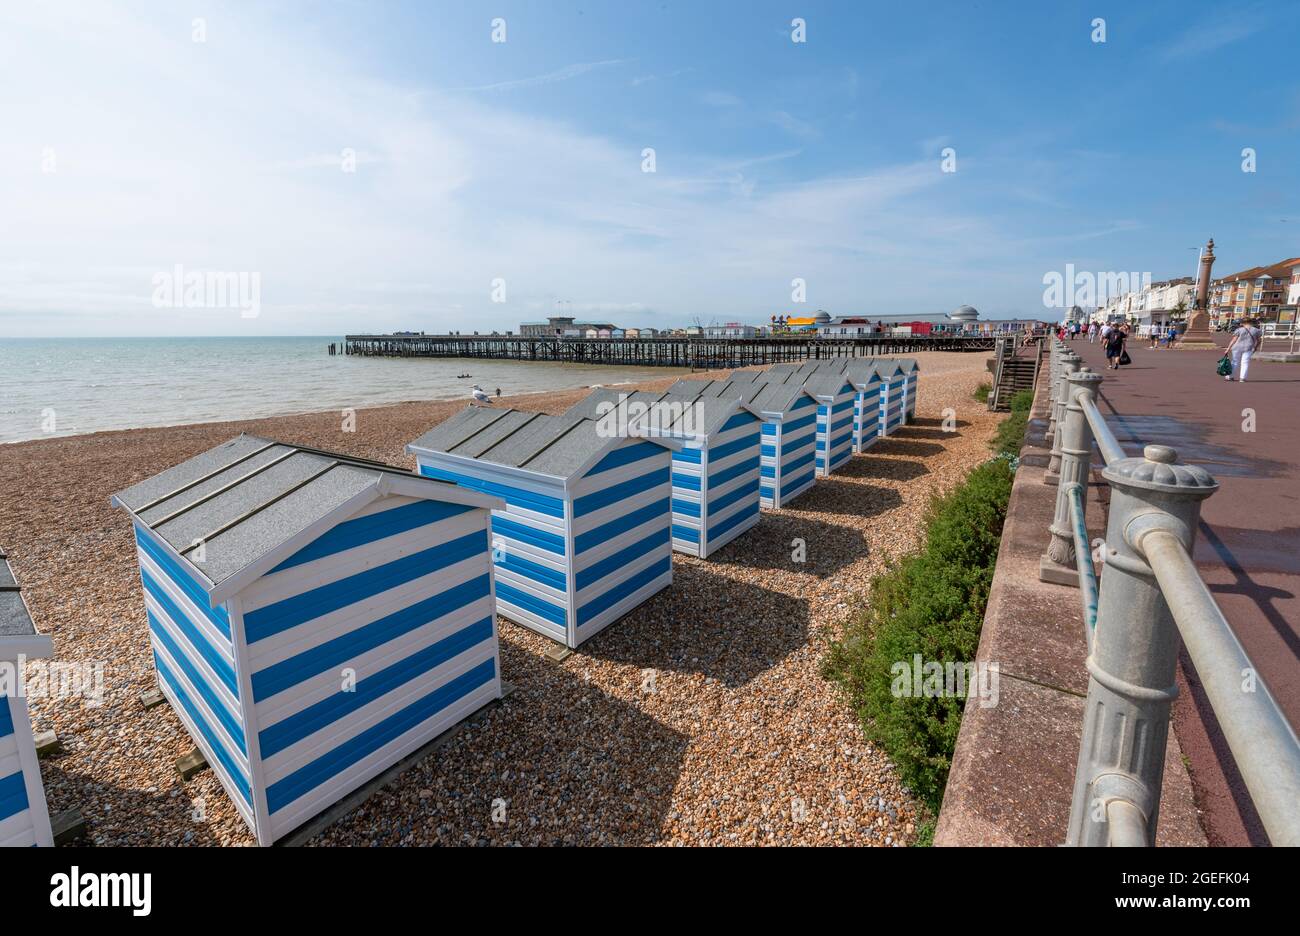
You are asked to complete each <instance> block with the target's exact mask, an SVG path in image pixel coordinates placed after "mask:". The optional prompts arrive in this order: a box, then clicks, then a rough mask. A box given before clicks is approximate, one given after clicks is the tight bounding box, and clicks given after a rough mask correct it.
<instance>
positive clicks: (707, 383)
mask: <svg viewBox="0 0 1300 936" xmlns="http://www.w3.org/2000/svg"><path fill="white" fill-rule="evenodd" d="M730 385H731V381H730V380H679V381H677V383H675V384H673V385H672V386H670V387H669V388H668V392H669V393H671V394H674V395H675V396H689V397H700V396H711V397H715V396H718V395H719V394H721V393H722V392H723V391H724V390H726V389H727V387H728V386H730Z"/></svg>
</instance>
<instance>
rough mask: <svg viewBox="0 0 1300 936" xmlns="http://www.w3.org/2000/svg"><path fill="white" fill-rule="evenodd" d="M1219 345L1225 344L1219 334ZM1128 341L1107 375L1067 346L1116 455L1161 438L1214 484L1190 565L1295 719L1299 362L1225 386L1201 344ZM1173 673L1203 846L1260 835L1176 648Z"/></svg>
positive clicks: (1266, 368) (1260, 365)
mask: <svg viewBox="0 0 1300 936" xmlns="http://www.w3.org/2000/svg"><path fill="white" fill-rule="evenodd" d="M1219 343H1220V345H1221V346H1222V345H1226V344H1227V338H1226V336H1219ZM1131 344H1132V346H1131V347H1130V349H1129V354H1130V356H1131V357H1132V359H1133V363H1132V364H1131V365H1129V366H1128V367H1124V368H1122V369H1121V370H1120V371H1119V372H1118V373H1116V372H1114V371H1108V370H1105V369H1104V368H1105V357H1104V355H1103V353H1102V351H1101V346H1100V344H1089V343H1088V342H1087V341H1086V340H1083V339H1077V340H1075V341H1073V342H1070V346H1071V348H1072V349H1073V350H1074V351H1075V353H1077V354H1079V355H1080V356H1081V357H1082V358H1083V359H1084V363H1085V364H1086V365H1087V366H1089V367H1091V368H1093V369H1094V370H1096V371H1098V372H1099V373H1101V374H1103V375H1104V376H1105V378H1106V380H1105V381H1104V382H1103V384H1102V392H1101V401H1100V406H1101V410H1102V412H1103V413H1104V414H1106V417H1107V420H1108V421H1109V423H1110V426H1111V429H1112V430H1113V431H1114V432H1115V435H1116V436H1117V437H1118V439H1119V440H1120V442H1121V444H1123V445H1124V448H1125V449H1126V450H1127V451H1129V452H1130V453H1131V454H1137V453H1139V452H1140V451H1141V448H1142V445H1143V444H1145V443H1153V442H1158V443H1162V444H1165V445H1172V446H1173V447H1174V448H1176V449H1177V450H1178V454H1179V456H1180V457H1181V459H1182V460H1183V461H1185V462H1195V463H1197V464H1200V465H1203V466H1204V467H1205V468H1206V469H1208V470H1209V471H1210V472H1211V473H1212V474H1213V475H1214V477H1215V478H1216V479H1217V480H1218V481H1219V484H1220V490H1219V491H1218V493H1216V494H1215V495H1214V496H1213V497H1211V498H1209V499H1208V500H1207V501H1205V503H1204V504H1203V506H1202V510H1201V520H1202V523H1201V527H1200V530H1199V531H1198V533H1197V542H1196V554H1195V559H1196V564H1197V566H1198V567H1199V568H1200V571H1201V575H1202V576H1203V577H1204V579H1205V581H1206V583H1207V584H1208V585H1209V586H1210V591H1211V593H1212V594H1213V595H1214V597H1215V599H1216V600H1217V601H1218V602H1219V606H1220V607H1221V608H1222V609H1223V613H1224V615H1225V616H1226V617H1227V618H1228V620H1229V622H1231V624H1232V627H1233V629H1234V630H1235V631H1236V634H1237V637H1238V639H1239V640H1240V641H1241V643H1242V645H1243V646H1244V647H1245V648H1246V652H1247V653H1248V654H1249V655H1250V658H1251V660H1252V661H1253V662H1254V663H1255V665H1256V667H1257V668H1258V670H1259V672H1260V675H1261V676H1262V677H1263V679H1264V681H1265V682H1266V683H1267V684H1268V686H1269V688H1270V689H1271V690H1272V692H1273V695H1274V697H1275V698H1276V699H1277V701H1278V704H1279V705H1281V706H1282V709H1283V710H1284V711H1285V712H1286V714H1287V716H1288V718H1289V719H1290V720H1291V724H1292V725H1293V726H1300V597H1298V596H1300V469H1298V468H1297V462H1300V364H1278V363H1269V362H1263V361H1257V362H1254V363H1253V364H1252V366H1251V369H1250V375H1249V380H1248V381H1247V382H1246V383H1244V384H1242V383H1237V382H1235V381H1234V382H1232V383H1229V382H1227V381H1225V380H1224V379H1223V378H1222V377H1219V376H1218V375H1216V374H1215V372H1214V365H1215V362H1216V361H1217V359H1218V355H1217V354H1215V353H1213V352H1209V351H1168V350H1156V351H1152V350H1149V349H1148V348H1147V347H1146V344H1145V342H1143V341H1140V340H1134V341H1133V342H1132V343H1131ZM1279 347H1280V345H1279ZM1252 412H1253V422H1254V426H1253V431H1247V430H1248V429H1250V419H1251V414H1252ZM1179 681H1180V685H1181V686H1182V694H1181V696H1180V698H1179V700H1178V702H1177V703H1175V710H1174V728H1175V730H1176V732H1177V734H1178V739H1179V742H1180V743H1181V745H1182V747H1183V751H1184V753H1185V754H1186V756H1187V757H1188V759H1189V760H1190V766H1191V772H1192V779H1193V782H1194V784H1195V786H1196V790H1197V800H1198V804H1199V805H1200V806H1201V808H1202V810H1203V811H1204V821H1205V827H1206V833H1207V835H1208V836H1209V839H1210V842H1211V844H1222V845H1244V844H1248V843H1255V844H1264V843H1267V841H1268V839H1267V837H1266V836H1265V835H1264V832H1263V829H1262V827H1261V826H1260V823H1259V817H1258V816H1257V815H1256V814H1255V811H1254V809H1253V808H1252V807H1251V805H1250V799H1249V796H1248V795H1247V794H1246V791H1245V787H1244V784H1243V783H1242V781H1241V777H1240V775H1239V774H1238V773H1237V770H1236V767H1235V765H1234V764H1233V761H1232V756H1231V754H1230V753H1229V752H1228V748H1227V744H1226V742H1225V741H1224V739H1223V736H1222V734H1221V732H1220V731H1219V728H1218V725H1217V723H1216V722H1215V720H1214V716H1213V713H1212V712H1211V711H1210V707H1209V704H1208V702H1207V700H1206V699H1205V697H1204V695H1203V693H1201V691H1200V686H1199V682H1198V680H1197V678H1196V674H1195V671H1194V670H1193V668H1192V666H1191V663H1190V661H1189V660H1188V659H1187V658H1186V655H1185V654H1184V657H1183V665H1182V673H1181V674H1180V680H1179Z"/></svg>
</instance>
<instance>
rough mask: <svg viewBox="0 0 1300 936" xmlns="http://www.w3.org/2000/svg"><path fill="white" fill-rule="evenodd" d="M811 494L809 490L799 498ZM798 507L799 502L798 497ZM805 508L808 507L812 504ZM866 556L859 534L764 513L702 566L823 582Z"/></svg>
mask: <svg viewBox="0 0 1300 936" xmlns="http://www.w3.org/2000/svg"><path fill="white" fill-rule="evenodd" d="M817 483H818V484H825V483H828V482H823V481H818V482H817ZM854 487H858V488H860V487H861V486H860V485H854ZM811 496H812V492H811V491H810V492H809V493H808V494H805V495H804V497H811ZM798 503H799V504H802V503H803V498H800V499H799V501H798ZM809 509H810V510H811V509H813V507H812V505H809ZM795 539H801V540H803V542H804V546H803V552H804V561H803V562H802V563H799V562H795V561H794V559H793V558H792V556H793V554H794V552H795V543H794V540H795ZM866 554H867V537H866V535H865V534H864V533H863V532H862V531H861V530H856V529H854V528H852V527H849V526H841V525H840V524H837V523H827V522H826V521H824V520H815V519H813V518H811V517H806V516H801V515H800V514H799V513H797V512H796V511H794V510H790V511H782V512H780V513H777V512H772V513H764V514H763V519H762V522H760V523H759V524H758V526H756V527H753V528H752V529H750V530H749V532H747V533H745V534H743V535H742V536H739V537H737V538H736V539H734V540H732V541H731V542H730V543H728V544H727V545H726V546H724V547H723V548H722V549H719V550H718V551H717V552H715V553H714V554H713V555H711V556H710V557H709V558H708V559H706V560H704V562H705V563H706V564H707V565H709V566H717V567H719V568H734V569H736V570H738V571H740V572H741V573H742V574H743V573H744V572H745V571H746V570H750V569H765V570H770V571H773V572H787V573H797V574H800V575H811V576H814V577H815V578H826V577H828V576H831V575H834V574H835V573H836V572H838V571H840V570H841V569H842V568H844V567H845V566H847V565H850V564H851V563H854V562H856V561H857V560H858V559H860V558H861V557H862V556H865V555H866ZM678 558H679V559H680V558H681V557H678ZM683 565H684V563H683V562H680V561H679V562H677V563H675V564H674V565H673V570H674V571H673V574H674V575H676V574H677V572H676V570H677V569H678V568H680V567H682V566H683ZM674 584H675V583H674Z"/></svg>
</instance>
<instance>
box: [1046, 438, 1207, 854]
mask: <svg viewBox="0 0 1300 936" xmlns="http://www.w3.org/2000/svg"><path fill="white" fill-rule="evenodd" d="M1143 456H1144V457H1142V458H1124V459H1121V460H1119V461H1116V462H1114V463H1113V464H1110V465H1107V466H1106V470H1105V471H1104V472H1102V476H1103V477H1104V478H1105V479H1106V480H1107V481H1108V482H1109V483H1110V485H1111V491H1112V494H1111V501H1110V518H1109V522H1108V523H1107V526H1106V546H1105V549H1106V565H1105V572H1104V573H1103V574H1102V578H1101V594H1100V596H1099V599H1098V608H1097V628H1096V632H1095V635H1094V638H1093V645H1092V652H1091V653H1090V654H1089V656H1088V673H1089V674H1090V678H1089V680H1088V701H1087V705H1086V707H1085V710H1084V718H1083V739H1082V742H1081V744H1080V747H1079V764H1078V770H1077V773H1076V774H1075V782H1074V798H1073V800H1072V801H1071V804H1070V826H1069V832H1068V836H1067V839H1066V843H1067V844H1069V845H1106V844H1110V843H1111V842H1112V836H1111V824H1112V814H1113V816H1114V817H1119V819H1120V820H1121V821H1123V823H1124V826H1123V827H1124V829H1125V830H1129V831H1131V829H1132V826H1133V822H1132V821H1131V820H1133V819H1135V818H1136V819H1137V820H1138V821H1139V822H1140V825H1141V828H1142V829H1143V831H1144V832H1145V836H1146V844H1147V845H1154V844H1155V837H1156V823H1157V821H1158V818H1159V812H1160V784H1161V780H1162V779H1163V777H1164V769H1165V745H1166V742H1167V740H1168V737H1169V708H1170V705H1171V704H1172V702H1173V700H1174V697H1175V696H1176V695H1177V694H1178V689H1177V686H1176V685H1175V683H1174V671H1175V668H1176V666H1177V662H1178V647H1179V642H1180V639H1179V635H1178V629H1177V627H1176V626H1175V624H1174V619H1173V616H1172V615H1171V614H1170V612H1169V604H1168V603H1167V602H1166V600H1165V596H1164V594H1163V593H1162V592H1161V590H1160V585H1159V583H1158V582H1157V581H1156V578H1155V574H1154V573H1153V572H1152V571H1151V567H1150V566H1149V565H1148V564H1147V562H1146V559H1145V558H1144V557H1143V554H1142V548H1141V546H1142V537H1143V536H1144V535H1146V534H1147V533H1150V532H1152V531H1153V530H1167V531H1169V532H1172V533H1173V534H1174V535H1176V536H1177V537H1178V538H1179V539H1180V540H1181V541H1182V543H1183V544H1184V545H1185V546H1186V548H1187V551H1188V554H1189V555H1190V553H1191V549H1192V543H1193V538H1194V536H1195V531H1196V524H1197V521H1198V519H1199V518H1200V513H1201V501H1203V500H1204V499H1205V498H1206V497H1208V496H1209V495H1211V494H1213V493H1214V492H1215V490H1217V489H1218V484H1217V483H1216V482H1215V480H1214V478H1212V477H1211V476H1210V474H1209V472H1207V471H1206V470H1205V469H1203V468H1200V467H1198V466H1196V465H1179V464H1177V458H1178V453H1177V452H1175V451H1174V450H1173V449H1172V448H1169V447H1168V446H1164V445H1148V446H1147V447H1146V448H1145V449H1144V451H1143ZM1130 805H1131V806H1132V807H1135V808H1136V809H1137V811H1138V812H1139V813H1140V816H1138V817H1134V815H1133V812H1132V810H1131V809H1130V808H1129V806H1130ZM1128 838H1129V836H1128V835H1127V834H1125V835H1123V836H1121V835H1116V837H1115V840H1116V842H1117V843H1118V841H1120V840H1121V839H1122V840H1125V841H1126V840H1128Z"/></svg>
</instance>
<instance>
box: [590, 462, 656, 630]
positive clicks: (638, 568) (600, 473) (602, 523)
mask: <svg viewBox="0 0 1300 936" xmlns="http://www.w3.org/2000/svg"><path fill="white" fill-rule="evenodd" d="M672 473H673V470H672V458H671V456H670V455H669V452H668V449H666V448H665V447H664V446H662V445H660V444H659V443H657V442H651V441H647V440H645V439H628V440H625V441H624V442H623V443H622V444H620V445H618V446H616V447H615V448H613V449H612V450H610V451H609V452H607V453H606V454H605V455H604V456H603V457H602V458H601V459H600V460H599V461H597V462H596V464H595V465H593V466H592V467H591V468H589V469H588V470H587V471H586V472H585V473H584V474H583V475H582V476H580V477H577V478H574V479H571V480H570V481H569V497H570V499H571V501H570V502H571V504H572V515H573V519H572V522H571V524H570V529H569V547H570V549H571V557H572V558H571V570H572V578H571V587H572V589H573V591H572V594H573V601H572V607H573V611H572V613H571V615H570V629H569V640H568V646H570V647H577V646H579V645H580V644H581V643H582V642H583V641H585V640H589V639H590V638H591V637H593V636H595V635H596V634H598V633H599V632H600V631H601V630H603V629H604V628H606V627H608V626H609V625H610V624H612V623H614V622H615V621H617V620H618V619H619V618H621V617H622V616H623V615H625V614H627V613H628V612H629V611H631V610H632V609H633V608H635V607H636V606H637V605H639V604H641V603H643V602H644V601H646V599H648V598H649V597H650V596H651V595H654V594H655V593H656V592H659V591H661V590H663V589H664V588H667V587H668V586H669V585H671V584H672V580H673V565H672V548H673V544H672V530H671V527H672V498H673V483H672Z"/></svg>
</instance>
